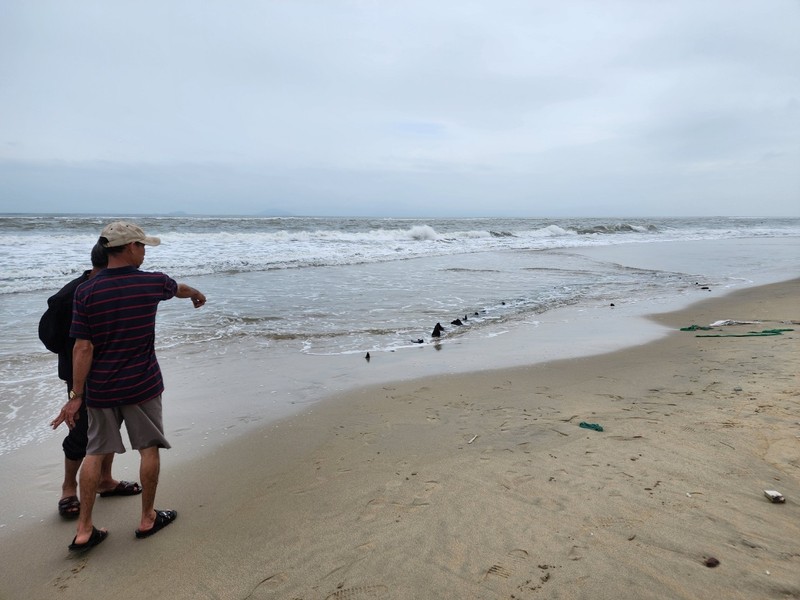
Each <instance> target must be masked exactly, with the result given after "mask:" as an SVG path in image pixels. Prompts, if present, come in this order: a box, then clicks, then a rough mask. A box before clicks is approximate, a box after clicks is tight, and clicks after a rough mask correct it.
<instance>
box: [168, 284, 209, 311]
mask: <svg viewBox="0 0 800 600" xmlns="http://www.w3.org/2000/svg"><path fill="white" fill-rule="evenodd" d="M175 297H176V298H191V299H192V304H194V307H195V308H200V307H201V306H203V304H205V303H206V297H205V296H204V295H203V294H202V293H201V292H199V291H197V290H196V289H194V288H193V287H192V286H190V285H186V284H185V283H179V284H178V291H177V293H176V294H175Z"/></svg>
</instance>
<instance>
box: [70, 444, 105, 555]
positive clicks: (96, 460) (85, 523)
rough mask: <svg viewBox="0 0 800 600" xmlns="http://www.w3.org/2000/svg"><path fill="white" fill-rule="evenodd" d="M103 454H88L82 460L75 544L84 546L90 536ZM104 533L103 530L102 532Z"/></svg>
mask: <svg viewBox="0 0 800 600" xmlns="http://www.w3.org/2000/svg"><path fill="white" fill-rule="evenodd" d="M105 456H106V455H104V454H89V455H87V456H86V458H84V459H83V468H81V514H80V516H79V517H78V531H77V533H76V535H75V543H76V544H85V543H86V542H88V541H89V538H90V537H91V535H92V528H93V524H92V509H93V508H94V500H95V496H96V494H97V484H98V482H99V481H100V469H101V468H102V463H103V459H104V458H105ZM103 531H105V530H103Z"/></svg>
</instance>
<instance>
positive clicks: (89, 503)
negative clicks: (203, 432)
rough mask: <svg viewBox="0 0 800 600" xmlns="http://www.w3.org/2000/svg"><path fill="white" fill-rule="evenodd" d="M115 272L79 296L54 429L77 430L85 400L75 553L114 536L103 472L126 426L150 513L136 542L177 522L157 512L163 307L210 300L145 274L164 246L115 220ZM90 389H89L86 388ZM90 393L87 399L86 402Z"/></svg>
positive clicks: (104, 238)
mask: <svg viewBox="0 0 800 600" xmlns="http://www.w3.org/2000/svg"><path fill="white" fill-rule="evenodd" d="M100 242H101V243H102V244H103V246H104V247H105V248H106V252H107V253H108V268H107V269H105V270H103V271H101V272H100V273H99V274H98V275H96V276H95V277H94V278H92V279H90V280H89V281H87V282H86V283H84V284H81V285H80V286H79V287H78V289H77V290H76V291H75V298H74V311H73V316H72V328H71V330H70V335H71V336H72V337H74V338H76V340H75V347H74V350H73V377H72V379H73V389H72V391H71V392H70V400H69V402H67V404H66V405H65V406H64V408H63V409H62V410H61V413H60V414H59V416H58V417H57V419H56V421H54V424H57V423H59V422H62V421H65V422H66V423H67V425H68V426H70V427H71V426H73V424H74V418H75V414H76V413H77V411H78V408H79V407H80V404H81V402H86V405H87V408H88V412H89V443H88V446H87V449H86V458H85V459H84V463H83V467H82V469H81V475H80V495H81V511H80V516H79V518H78V528H77V533H76V535H75V539H73V541H72V544H70V546H69V548H70V550H73V551H83V550H88V549H89V548H92V547H94V546H96V545H97V544H99V543H100V542H102V541H103V540H104V539H105V538H106V536H107V535H108V531H107V530H106V529H97V528H96V527H94V525H93V523H92V509H93V507H94V499H95V494H96V492H97V486H98V482H99V478H100V466H101V464H102V461H103V458H104V457H105V456H107V455H108V454H112V453H118V454H119V453H122V452H125V446H124V444H123V442H122V436H121V434H120V426H121V424H122V422H123V421H124V422H125V427H126V429H127V431H128V437H129V439H130V442H131V447H132V448H134V449H135V450H138V451H139V455H140V475H141V480H142V481H141V483H142V514H141V519H140V522H139V528H138V529H136V537H138V538H144V537H148V536H150V535H152V534H154V533H156V532H158V531H160V530H161V529H163V528H164V527H166V526H167V525H169V524H170V523H171V522H172V521H174V520H175V518H176V517H177V512H176V511H174V510H156V509H155V508H154V507H155V496H156V488H157V487H158V473H159V469H160V454H159V450H160V449H161V448H169V447H170V445H169V442H168V441H167V439H166V438H165V437H164V427H163V423H162V418H161V393H162V392H163V390H164V383H163V380H162V378H161V369H160V368H159V365H158V361H157V359H156V354H155V322H156V312H157V309H158V303H159V302H161V301H162V300H169V299H170V298H173V297H177V298H189V299H191V300H192V304H193V305H194V307H195V308H200V307H201V306H203V305H204V304H205V302H206V298H205V296H204V295H203V294H202V293H200V292H199V291H197V290H196V289H194V288H193V287H190V286H188V285H186V284H183V283H180V284H179V283H177V282H176V281H175V280H173V279H172V278H170V277H168V276H167V275H165V274H163V273H153V272H147V271H140V270H139V267H140V266H141V264H142V263H143V262H144V256H145V246H157V245H159V244H160V243H161V240H159V239H158V238H156V237H151V236H147V235H145V233H144V231H142V229H141V228H139V227H138V226H137V225H134V224H133V223H127V222H124V221H115V222H114V223H110V224H109V225H107V226H106V227H105V228H104V229H103V231H102V233H101V234H100ZM84 383H85V388H84ZM84 389H85V390H86V397H85V398H84V397H83V393H84Z"/></svg>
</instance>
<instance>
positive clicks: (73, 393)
mask: <svg viewBox="0 0 800 600" xmlns="http://www.w3.org/2000/svg"><path fill="white" fill-rule="evenodd" d="M75 398H83V394H79V393H78V392H76V391H75V390H70V391H69V399H70V400H74V399H75Z"/></svg>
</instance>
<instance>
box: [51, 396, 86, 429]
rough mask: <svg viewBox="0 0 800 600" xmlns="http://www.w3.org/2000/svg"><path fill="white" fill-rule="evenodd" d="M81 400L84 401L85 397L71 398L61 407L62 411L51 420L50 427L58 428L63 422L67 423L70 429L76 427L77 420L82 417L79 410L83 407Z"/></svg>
mask: <svg viewBox="0 0 800 600" xmlns="http://www.w3.org/2000/svg"><path fill="white" fill-rule="evenodd" d="M81 402H83V398H73V399H72V400H69V401H68V402H67V403H66V404H65V405H64V406H63V407H62V408H61V412H60V413H58V416H57V417H56V418H55V419H53V420H52V421H51V422H50V427H52V428H53V429H58V426H59V425H61V424H62V423H66V424H67V427H69V428H70V429H72V428H73V427H75V421H77V420H78V419H79V418H80V415H79V414H78V410H80V408H81Z"/></svg>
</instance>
